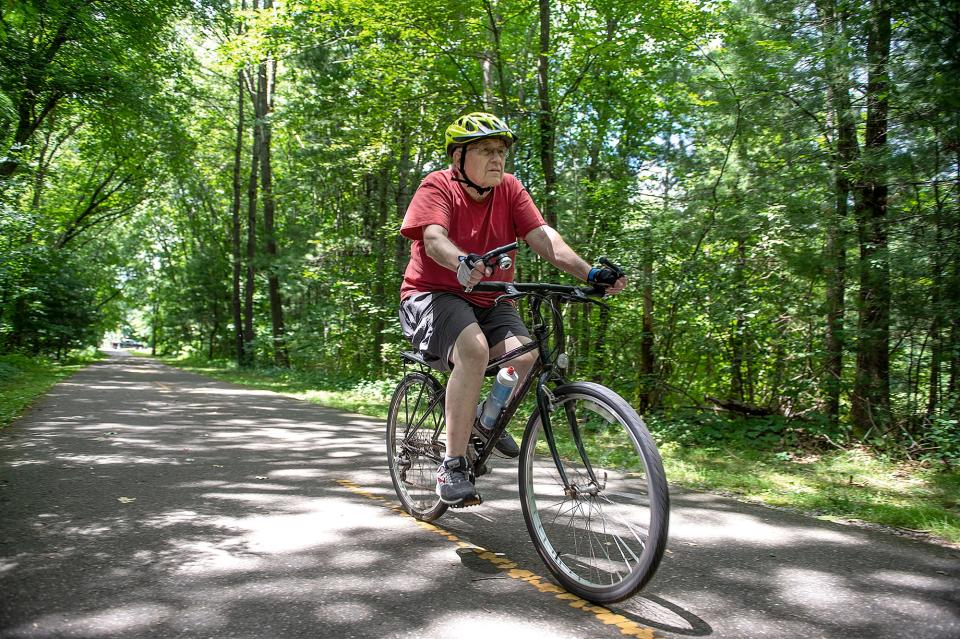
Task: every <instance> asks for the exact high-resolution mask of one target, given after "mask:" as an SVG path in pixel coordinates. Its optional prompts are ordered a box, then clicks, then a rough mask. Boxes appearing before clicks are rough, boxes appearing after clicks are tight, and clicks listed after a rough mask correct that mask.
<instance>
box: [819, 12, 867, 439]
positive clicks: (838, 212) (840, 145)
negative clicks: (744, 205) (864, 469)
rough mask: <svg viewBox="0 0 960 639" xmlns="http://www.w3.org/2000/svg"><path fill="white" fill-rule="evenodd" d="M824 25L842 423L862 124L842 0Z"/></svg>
mask: <svg viewBox="0 0 960 639" xmlns="http://www.w3.org/2000/svg"><path fill="white" fill-rule="evenodd" d="M817 10H818V12H819V14H820V20H821V22H822V23H823V28H822V33H823V45H824V46H823V48H824V51H826V52H827V55H826V57H825V70H826V75H827V87H828V93H829V99H830V104H831V109H832V119H833V121H834V129H835V134H834V137H835V139H836V145H835V149H834V150H833V170H834V205H833V211H832V213H831V214H830V215H828V219H827V246H826V255H825V262H826V267H825V270H826V280H827V291H826V336H825V342H826V344H825V346H826V354H825V358H824V373H823V374H824V381H823V391H822V392H823V396H824V398H825V401H824V409H825V411H826V413H827V415H828V416H829V417H830V419H831V420H832V421H833V422H834V423H836V422H837V421H838V420H839V418H840V393H841V389H842V386H843V384H842V379H843V356H844V352H845V350H846V335H845V332H844V318H845V315H846V302H845V299H846V274H847V230H846V224H847V217H848V215H849V200H850V191H851V184H850V171H851V169H852V167H853V164H854V163H855V162H856V161H857V157H858V156H859V153H860V150H859V148H858V145H857V130H856V123H855V120H854V118H853V112H852V109H851V104H850V78H849V62H848V61H847V56H846V55H845V54H844V53H843V51H844V48H845V47H846V44H847V39H848V38H847V36H846V33H845V27H844V26H843V25H844V24H845V15H840V14H838V13H837V7H836V0H818V2H817Z"/></svg>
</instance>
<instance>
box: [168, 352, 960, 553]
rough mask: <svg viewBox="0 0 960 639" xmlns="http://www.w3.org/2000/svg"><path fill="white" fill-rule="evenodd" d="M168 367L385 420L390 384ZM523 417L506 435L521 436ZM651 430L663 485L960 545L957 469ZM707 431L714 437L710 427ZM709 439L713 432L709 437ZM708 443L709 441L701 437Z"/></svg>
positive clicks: (224, 366) (189, 364) (218, 366)
mask: <svg viewBox="0 0 960 639" xmlns="http://www.w3.org/2000/svg"><path fill="white" fill-rule="evenodd" d="M164 361H165V362H167V363H169V364H173V365H176V366H178V367H180V368H184V369H186V370H190V371H193V372H196V373H199V374H201V375H206V376H209V377H213V378H216V379H220V380H223V381H228V382H233V383H236V384H241V385H244V386H248V387H252V388H259V389H263V390H271V391H275V392H278V393H282V394H284V395H289V396H292V397H297V398H299V399H303V400H306V401H309V402H311V403H314V404H318V405H322V406H329V407H332V408H337V409H340V410H345V411H350V412H355V413H361V414H364V415H369V416H372V417H377V418H381V419H385V418H386V415H387V409H388V407H389V402H390V395H391V393H392V392H393V388H394V386H395V385H396V382H397V380H396V379H387V380H382V381H375V382H369V381H366V382H365V381H357V380H345V379H342V378H332V377H329V376H325V375H323V374H322V373H310V372H297V371H290V370H285V369H237V368H236V367H235V365H233V364H232V363H230V362H208V361H199V360H188V359H171V358H167V359H165V360H164ZM528 414H529V410H524V408H523V407H521V409H520V411H518V414H517V416H516V417H514V420H513V422H512V424H511V427H510V430H511V432H513V434H514V435H515V436H516V437H517V438H518V439H519V435H520V434H521V432H520V431H521V429H522V428H523V426H524V425H525V423H526V416H527V415H528ZM683 428H685V429H686V430H683V431H682V432H678V431H676V430H668V429H660V428H656V429H655V433H654V434H655V439H656V440H657V442H658V443H659V446H660V452H661V454H662V456H663V459H664V467H665V470H666V473H667V480H668V481H669V482H670V483H671V484H673V485H678V486H684V487H687V488H693V489H697V490H707V491H714V492H721V493H724V494H729V495H732V496H735V497H737V498H740V499H743V500H746V501H751V502H757V503H764V504H768V505H771V506H778V507H786V508H790V509H794V510H797V511H801V512H804V513H807V514H811V515H814V516H818V517H821V518H824V519H833V520H850V519H853V520H861V521H864V522H869V523H875V524H881V525H885V526H892V527H895V528H903V529H907V530H910V531H918V532H923V533H927V534H930V535H933V536H935V537H938V538H940V539H943V540H946V541H948V542H951V543H954V544H958V543H960V471H958V470H957V469H948V470H940V471H936V470H933V469H931V468H928V467H925V466H923V465H920V464H916V463H909V462H898V461H891V460H885V459H883V458H881V457H879V456H877V455H875V454H873V453H871V452H870V451H868V450H866V449H851V450H843V451H840V450H836V451H831V452H826V453H819V454H811V453H806V454H802V455H801V454H793V453H791V452H790V451H789V449H787V450H785V449H784V446H783V439H782V438H770V439H769V441H768V440H766V439H759V442H760V445H759V446H758V445H757V442H758V438H756V437H752V436H751V437H740V436H738V437H734V438H732V439H731V440H729V441H727V442H722V441H721V442H717V441H712V442H711V443H710V444H709V445H698V444H696V443H695V440H696V439H697V435H698V433H696V432H695V431H696V429H697V426H696V425H690V426H684V427H683ZM710 428H715V429H717V433H721V430H720V429H719V427H718V426H716V425H711V426H710ZM713 438H714V439H716V434H715V435H714V436H713ZM708 439H710V437H708Z"/></svg>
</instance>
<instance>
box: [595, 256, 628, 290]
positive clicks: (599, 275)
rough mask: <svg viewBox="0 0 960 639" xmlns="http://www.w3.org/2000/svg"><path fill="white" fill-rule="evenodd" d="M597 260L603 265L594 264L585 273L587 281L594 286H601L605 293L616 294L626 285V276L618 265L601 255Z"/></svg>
mask: <svg viewBox="0 0 960 639" xmlns="http://www.w3.org/2000/svg"><path fill="white" fill-rule="evenodd" d="M599 262H600V263H601V264H603V266H595V267H593V268H592V269H590V273H589V274H588V275H587V281H588V282H589V283H591V284H593V285H594V286H595V287H596V288H602V289H603V290H604V294H605V295H616V294H617V293H619V292H620V291H622V290H623V289H624V288H626V286H627V277H626V275H625V274H624V272H623V269H621V268H620V267H619V266H617V265H616V264H614V263H613V262H611V261H610V260H608V259H607V258H605V257H601V258H600V259H599Z"/></svg>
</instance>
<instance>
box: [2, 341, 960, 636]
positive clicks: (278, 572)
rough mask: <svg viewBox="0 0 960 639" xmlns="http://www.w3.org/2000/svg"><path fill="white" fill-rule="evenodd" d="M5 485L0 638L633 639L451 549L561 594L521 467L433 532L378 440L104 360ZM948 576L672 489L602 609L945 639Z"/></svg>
mask: <svg viewBox="0 0 960 639" xmlns="http://www.w3.org/2000/svg"><path fill="white" fill-rule="evenodd" d="M0 468H2V470H0V512H2V514H3V517H2V519H0V591H2V592H3V596H2V601H0V637H3V638H10V639H13V638H21V637H52V636H78V637H87V636H91V637H92V636H97V637H106V636H123V637H130V636H135V637H171V636H215V637H219V636H229V637H267V636H277V637H301V636H302V637H338V638H339V637H395V636H418V637H440V636H447V635H449V634H451V632H454V634H457V635H458V636H468V637H471V636H477V637H481V636H483V637H488V636H489V635H490V634H492V633H499V634H502V633H509V636H527V635H529V636H537V637H543V636H547V637H584V636H591V637H592V636H596V637H601V636H610V637H613V636H623V635H622V634H621V632H620V629H618V627H616V626H614V625H610V624H605V623H604V622H603V619H602V618H601V615H600V614H599V613H591V612H589V611H585V610H583V609H580V608H575V607H572V606H571V605H569V604H568V602H565V601H563V600H558V599H557V598H556V597H555V596H554V595H552V594H549V593H546V594H545V593H544V592H541V591H539V590H537V589H536V588H534V587H531V584H530V581H529V580H528V581H524V580H523V579H517V578H513V577H511V576H509V575H508V574H505V571H504V570H502V569H500V568H497V567H496V566H494V565H493V564H491V563H490V562H489V561H484V560H478V559H477V555H476V553H473V552H472V551H470V550H468V549H467V550H465V549H464V548H463V547H461V546H459V545H457V544H456V543H454V542H452V541H450V539H449V537H450V536H453V537H455V538H456V539H458V540H459V541H460V542H463V543H466V544H468V545H469V546H471V547H479V548H483V549H487V550H490V551H493V552H495V553H499V554H500V555H503V556H507V557H509V559H510V560H512V561H513V562H515V563H516V564H517V565H518V566H520V567H522V568H523V569H525V570H527V571H530V572H532V573H536V575H537V576H539V577H540V578H541V579H543V580H544V582H549V579H548V578H547V577H546V574H547V573H546V569H545V568H544V567H543V565H542V564H541V563H540V560H539V558H538V557H537V555H536V553H535V551H534V550H533V548H532V546H531V544H530V542H529V539H528V538H527V535H526V530H525V527H524V523H523V518H522V515H521V514H520V510H519V503H518V495H517V483H516V465H515V463H514V462H505V461H501V462H498V466H497V467H496V468H495V469H494V471H493V472H492V473H491V474H490V475H489V476H485V477H484V478H483V485H482V490H483V491H484V497H485V503H484V504H483V506H482V507H480V508H476V509H465V510H462V511H450V512H448V514H447V515H445V516H444V517H443V518H442V519H441V520H440V521H439V522H437V524H438V530H439V531H440V532H445V533H447V535H446V536H444V535H443V534H438V531H436V530H435V531H431V530H426V529H424V528H423V527H421V526H419V525H417V523H416V522H414V521H413V520H412V519H411V518H409V517H403V516H401V515H400V514H399V513H398V512H397V509H396V507H395V496H394V494H393V490H392V487H391V485H390V481H389V475H388V473H387V469H386V458H385V446H384V443H383V424H382V423H381V422H379V421H378V420H373V419H370V418H366V417H362V416H357V415H349V414H344V413H341V412H338V411H334V410H330V409H324V408H320V407H317V406H314V405H310V404H307V403H304V402H300V401H297V400H294V399H290V398H286V397H282V396H279V395H276V394H274V393H270V392H267V391H259V390H251V389H245V388H241V387H237V386H233V385H230V384H226V383H223V382H217V381H212V380H208V379H205V378H202V377H199V376H195V375H190V374H187V373H184V372H182V371H179V370H175V369H171V368H168V367H165V366H162V365H159V364H157V363H155V362H152V361H151V360H146V359H140V358H133V357H127V358H112V359H110V360H107V361H105V362H101V363H99V364H96V365H94V366H91V367H89V368H88V369H85V370H84V371H81V372H80V373H78V374H77V375H75V376H74V377H73V378H71V379H69V380H67V381H66V382H65V383H63V384H60V385H58V386H57V387H55V388H54V390H53V391H52V392H51V393H50V394H49V395H48V396H47V397H46V398H45V399H44V400H43V401H42V402H41V403H39V404H38V405H37V406H36V407H35V408H34V410H32V411H31V412H30V413H29V414H28V415H26V416H25V417H24V418H23V419H22V420H20V421H19V422H17V423H16V424H14V425H13V426H11V427H9V428H7V429H5V430H4V431H3V432H2V433H0ZM957 567H958V560H957V554H956V552H955V551H950V550H948V549H942V548H937V547H931V546H929V545H927V544H922V543H919V542H915V541H912V540H906V539H898V538H894V537H889V536H884V535H881V534H879V533H872V532H870V531H861V530H857V529H851V528H846V527H842V526H839V525H835V524H829V523H827V522H821V521H817V520H813V519H809V518H805V517H801V516H799V515H793V514H789V513H781V512H779V511H774V510H771V509H765V508H762V507H758V506H750V505H744V504H738V503H736V502H733V501H731V500H728V499H725V498H722V497H718V496H715V495H709V494H704V493H692V492H676V493H675V494H674V496H673V516H672V521H671V541H670V544H669V546H668V553H667V556H666V557H665V559H664V562H663V564H662V566H661V568H660V571H659V573H658V575H657V576H656V578H655V579H654V581H653V582H651V584H650V585H649V586H648V588H647V589H646V591H644V592H643V593H641V594H640V595H638V596H636V597H634V598H632V599H630V600H628V601H626V602H622V603H620V604H615V605H611V606H608V607H607V608H608V609H609V610H610V611H611V612H613V613H615V614H616V615H620V616H622V617H623V618H626V619H628V620H630V621H632V622H634V623H636V624H639V625H642V626H646V627H649V628H653V629H655V630H656V634H657V635H658V636H710V635H713V636H718V637H728V636H729V637H732V636H751V637H762V636H770V637H776V636H792V635H795V634H812V635H816V636H825V637H860V636H863V637H868V636H869V637H893V636H899V635H901V634H904V633H906V634H908V635H910V636H914V637H955V636H957V635H958V633H957V632H954V631H955V630H957V629H958V628H960V620H958V619H957V616H956V611H957V610H960V599H958V595H957V592H958V584H960V579H958V577H960V576H958V570H957ZM864 602H871V605H870V606H867V605H866V604H865V603H864ZM937 624H939V625H937ZM908 629H909V630H910V632H907V630H908ZM914 629H916V630H917V632H912V631H913V630H914Z"/></svg>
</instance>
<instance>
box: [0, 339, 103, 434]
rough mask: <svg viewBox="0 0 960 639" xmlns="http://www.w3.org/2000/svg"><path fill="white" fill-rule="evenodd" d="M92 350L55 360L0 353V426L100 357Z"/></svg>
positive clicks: (5, 424) (10, 420) (6, 423)
mask: <svg viewBox="0 0 960 639" xmlns="http://www.w3.org/2000/svg"><path fill="white" fill-rule="evenodd" d="M99 357H100V356H99V355H96V354H94V352H93V351H86V352H81V353H80V354H78V355H76V356H74V357H71V358H69V359H66V360H64V361H63V362H57V361H55V360H49V359H46V358H44V357H27V356H26V355H19V354H9V355H0V428H3V427H4V426H7V425H8V424H9V423H10V422H12V421H13V420H14V419H16V418H17V417H19V416H20V415H22V414H23V413H24V412H25V411H26V410H27V408H29V407H30V406H31V405H32V404H33V402H34V401H35V400H36V399H37V398H38V397H40V396H41V395H43V394H44V393H45V392H47V390H49V389H50V387H51V386H53V385H54V384H56V383H57V382H59V381H60V380H62V379H64V378H66V377H69V376H70V375H73V374H74V373H75V372H77V371H78V370H80V369H81V368H83V367H84V366H86V365H87V364H89V363H90V362H93V361H96V360H97V359H99Z"/></svg>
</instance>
